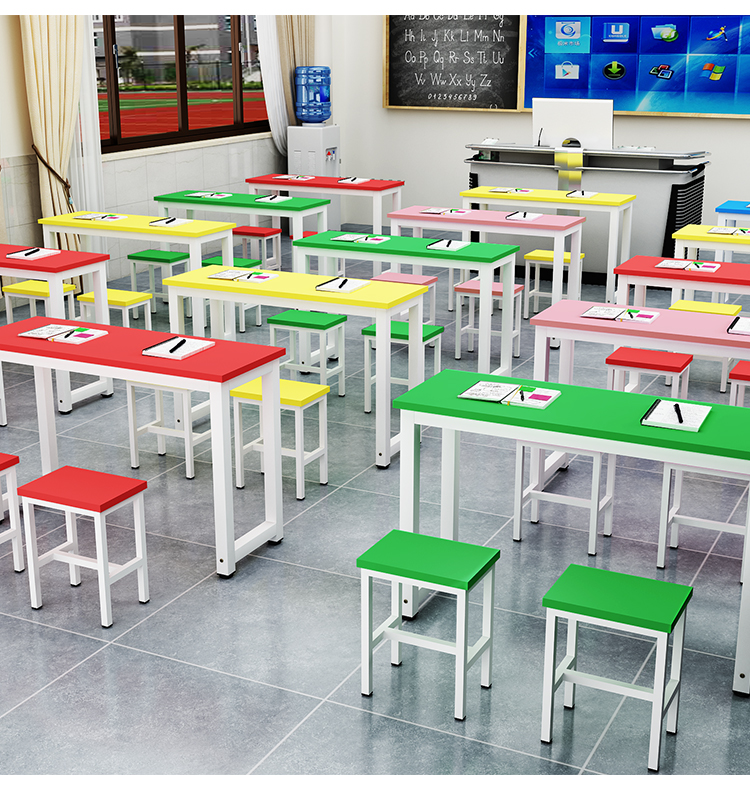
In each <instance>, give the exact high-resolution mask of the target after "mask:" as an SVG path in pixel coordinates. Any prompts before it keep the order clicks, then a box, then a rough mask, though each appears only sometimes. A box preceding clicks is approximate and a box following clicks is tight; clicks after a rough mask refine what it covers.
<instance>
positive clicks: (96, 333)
mask: <svg viewBox="0 0 750 790" xmlns="http://www.w3.org/2000/svg"><path fill="white" fill-rule="evenodd" d="M106 334H108V332H107V330H106V329H91V328H90V327H87V326H76V327H73V328H72V329H71V327H68V331H67V332H63V333H62V334H60V335H54V336H53V337H48V338H47V340H50V341H52V342H53V343H70V344H71V345H74V346H80V345H81V344H82V343H88V342H89V340H96V338H97V337H104V335H106Z"/></svg>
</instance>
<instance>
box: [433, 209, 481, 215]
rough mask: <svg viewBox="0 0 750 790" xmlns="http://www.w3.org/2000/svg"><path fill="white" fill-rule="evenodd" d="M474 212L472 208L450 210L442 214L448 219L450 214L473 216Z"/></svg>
mask: <svg viewBox="0 0 750 790" xmlns="http://www.w3.org/2000/svg"><path fill="white" fill-rule="evenodd" d="M472 211H473V209H470V208H448V209H446V210H445V211H441V212H440V213H441V214H442V215H443V216H445V217H447V216H449V215H450V214H454V215H457V216H460V215H461V214H471V212H472Z"/></svg>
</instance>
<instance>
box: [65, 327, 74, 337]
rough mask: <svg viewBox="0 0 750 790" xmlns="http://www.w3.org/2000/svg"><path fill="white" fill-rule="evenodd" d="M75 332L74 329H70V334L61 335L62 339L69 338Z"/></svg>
mask: <svg viewBox="0 0 750 790" xmlns="http://www.w3.org/2000/svg"><path fill="white" fill-rule="evenodd" d="M75 331H76V330H75V329H71V330H70V332H66V333H65V334H64V335H63V337H70V336H71V335H72V334H73V332H75Z"/></svg>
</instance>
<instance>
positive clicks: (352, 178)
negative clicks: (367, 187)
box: [338, 176, 371, 184]
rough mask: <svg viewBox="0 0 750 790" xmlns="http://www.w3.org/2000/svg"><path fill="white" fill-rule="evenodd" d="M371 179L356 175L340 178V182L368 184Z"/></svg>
mask: <svg viewBox="0 0 750 790" xmlns="http://www.w3.org/2000/svg"><path fill="white" fill-rule="evenodd" d="M370 180H371V179H369V178H357V177H356V176H348V177H347V178H340V179H339V180H338V183H339V184H366V183H367V182H368V181H370Z"/></svg>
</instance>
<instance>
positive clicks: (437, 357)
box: [432, 335, 442, 376]
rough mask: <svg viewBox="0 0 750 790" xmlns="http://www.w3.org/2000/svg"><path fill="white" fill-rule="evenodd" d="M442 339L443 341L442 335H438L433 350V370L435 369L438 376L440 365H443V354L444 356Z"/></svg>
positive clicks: (434, 371)
mask: <svg viewBox="0 0 750 790" xmlns="http://www.w3.org/2000/svg"><path fill="white" fill-rule="evenodd" d="M441 341H442V335H438V336H437V337H436V338H435V348H434V349H433V352H432V364H433V368H432V370H433V373H434V374H435V375H436V376H437V374H438V373H440V367H441V356H442V352H441V349H442V342H441Z"/></svg>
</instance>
